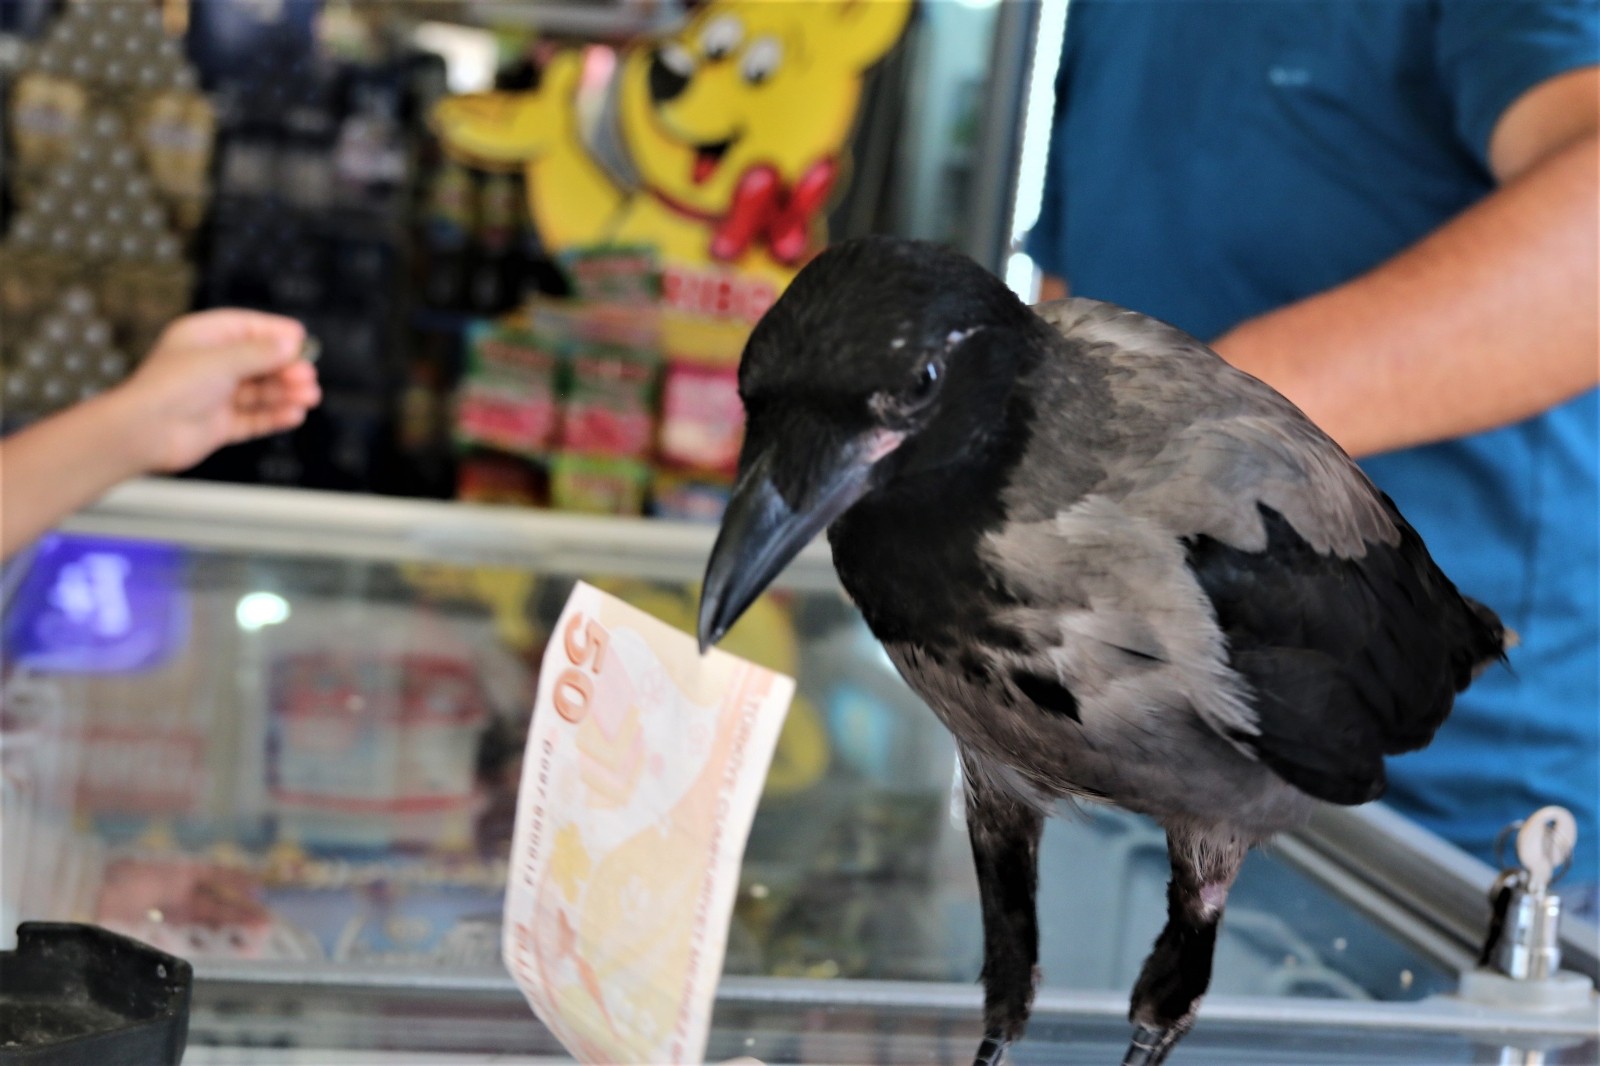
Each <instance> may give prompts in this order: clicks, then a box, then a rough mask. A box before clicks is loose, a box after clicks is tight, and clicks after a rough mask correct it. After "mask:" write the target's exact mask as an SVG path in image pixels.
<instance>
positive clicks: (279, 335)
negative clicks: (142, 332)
mask: <svg viewBox="0 0 1600 1066" xmlns="http://www.w3.org/2000/svg"><path fill="white" fill-rule="evenodd" d="M304 343H305V328H304V327H303V326H301V324H300V323H299V322H296V321H295V320H294V319H292V318H284V317H282V316H280V315H269V314H265V313H263V312H260V311H243V310H234V309H228V308H224V309H220V310H216V311H202V312H200V313H198V314H191V315H185V316H183V317H182V318H179V319H177V320H176V321H174V322H173V323H172V324H171V325H170V326H168V327H167V328H166V330H165V331H163V332H162V334H161V337H160V339H159V340H157V341H156V344H155V347H154V348H152V349H151V350H150V354H149V355H148V356H146V357H145V360H144V362H143V363H141V364H140V365H139V368H138V370H136V371H135V372H134V374H133V376H132V377H131V378H129V379H128V380H127V381H126V382H124V383H123V384H122V385H121V386H119V387H118V388H117V389H115V390H113V392H112V393H111V394H110V396H108V399H113V398H114V399H115V400H116V402H118V403H119V404H120V405H121V406H122V407H123V408H124V410H125V411H126V412H127V413H128V414H129V415H130V417H131V418H132V420H133V425H134V427H135V429H134V432H133V434H132V440H131V442H130V444H131V446H132V447H133V448H134V449H136V451H137V459H138V463H139V465H140V467H141V469H143V470H146V471H151V472H162V473H168V472H173V471H178V470H184V469H186V468H188V467H191V466H193V465H195V464H196V463H198V462H200V460H202V459H204V458H205V457H206V456H208V455H210V454H211V453H212V452H213V451H215V450H216V449H218V448H220V447H222V446H223V445H225V444H236V443H238V442H239V441H243V440H248V439H250V438H251V437H259V436H263V435H265V434H268V433H279V432H282V431H283V430H286V429H293V428H294V427H295V426H298V425H299V424H300V423H301V422H303V421H304V420H305V417H306V411H307V410H309V409H310V408H312V407H314V406H316V405H317V403H318V402H320V401H321V399H322V390H321V389H320V388H319V387H318V386H317V372H316V369H315V368H314V367H312V365H311V364H310V363H308V362H307V361H306V360H305V359H303V358H301V347H302V345H303V344H304Z"/></svg>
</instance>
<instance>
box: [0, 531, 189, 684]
mask: <svg viewBox="0 0 1600 1066" xmlns="http://www.w3.org/2000/svg"><path fill="white" fill-rule="evenodd" d="M181 565H182V553H181V552H180V551H179V549H177V548H175V547H172V546H170V545H166V544H155V543H151V542H148V541H135V540H120V539H115V538H111V537H92V536H82V535H78V534H69V533H60V534H52V535H50V536H48V537H45V538H44V539H43V540H41V541H40V542H39V545H38V547H37V548H36V550H35V551H34V554H33V558H32V560H31V565H30V566H29V567H28V572H27V574H26V575H25V576H24V577H23V578H22V581H21V583H20V585H19V587H18V588H17V591H16V594H15V596H13V597H12V598H11V600H10V603H9V604H8V605H7V610H6V615H5V620H4V649H5V656H6V660H7V662H8V663H10V664H12V665H15V666H22V667H28V668H30V669H35V670H45V671H56V672H62V673H82V674H108V673H130V672H135V671H143V670H152V669H155V668H157V667H159V666H161V665H162V664H164V663H165V662H167V661H168V660H169V659H170V658H171V657H172V656H173V655H174V654H175V653H176V652H177V651H178V650H179V649H181V648H182V647H183V646H184V644H185V643H186V641H187V639H188V633H189V609H188V599H187V596H186V595H185V593H184V590H183V586H182V583H181V570H180V567H181Z"/></svg>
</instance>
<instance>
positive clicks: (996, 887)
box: [962, 754, 1044, 1066]
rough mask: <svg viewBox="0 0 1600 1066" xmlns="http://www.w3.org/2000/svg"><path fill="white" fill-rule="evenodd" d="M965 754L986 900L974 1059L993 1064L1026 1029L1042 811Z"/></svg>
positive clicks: (970, 827) (1035, 972)
mask: <svg viewBox="0 0 1600 1066" xmlns="http://www.w3.org/2000/svg"><path fill="white" fill-rule="evenodd" d="M975 762H976V760H975V759H973V758H972V757H969V756H967V755H965V754H963V756H962V769H963V771H964V773H965V777H966V784H967V834H968V836H969V837H970V838H971V840H972V859H973V863H974V865H976V867H977V870H978V897H979V899H980V900H981V901H982V903H983V1043H981V1044H979V1045H978V1054H977V1057H976V1059H975V1060H974V1066H996V1064H997V1063H999V1062H1000V1060H1001V1058H1002V1056H1004V1054H1005V1050H1006V1047H1007V1046H1008V1045H1010V1043H1011V1042H1012V1041H1013V1040H1016V1039H1017V1038H1018V1037H1020V1036H1021V1035H1022V1030H1023V1028H1024V1027H1025V1026H1026V1025H1027V1024H1028V1011H1029V1010H1030V1009H1031V1008H1032V1006H1033V990H1034V986H1035V985H1037V984H1038V982H1039V966H1038V963H1039V925H1038V920H1037V916H1036V913H1035V909H1034V896H1035V893H1036V892H1037V890H1038V887H1039V833H1040V831H1041V830H1042V829H1043V827H1044V814H1043V812H1042V811H1040V809H1039V808H1038V807H1037V806H1035V805H1034V804H1033V803H1031V802H1029V801H1028V800H1027V799H1025V798H1023V797H1021V796H1018V795H1017V794H1016V793H1015V792H1014V791H1012V790H1011V789H1010V788H1007V787H1006V786H1005V785H1003V784H1001V783H1000V782H997V781H996V780H995V779H994V778H993V776H992V775H991V773H990V772H989V771H986V770H985V769H984V768H983V766H982V765H981V763H980V764H977V765H975Z"/></svg>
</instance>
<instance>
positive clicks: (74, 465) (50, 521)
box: [0, 390, 154, 559]
mask: <svg viewBox="0 0 1600 1066" xmlns="http://www.w3.org/2000/svg"><path fill="white" fill-rule="evenodd" d="M153 430H154V427H151V426H141V425H139V424H138V414H137V412H136V411H134V410H133V409H132V405H131V404H130V403H129V402H128V399H127V397H126V396H125V395H123V394H122V393H121V392H120V391H119V390H114V391H112V392H109V393H106V394H104V395H101V396H97V397H95V398H94V399H92V400H89V401H87V402H86V403H82V404H79V405H77V406H76V407H71V408H68V409H67V410H65V411H62V412H61V413H60V414H57V415H53V416H52V417H50V418H47V419H45V420H44V421H42V422H38V423H36V424H34V425H32V426H29V427H28V428H26V429H24V430H21V431H19V432H17V433H14V434H12V435H11V436H9V437H7V438H6V439H5V440H4V441H3V442H0V559H3V558H9V557H10V556H11V555H12V554H13V553H14V552H16V551H17V550H19V549H20V548H22V547H24V546H25V545H27V544H29V543H31V542H32V541H33V540H34V539H35V538H36V537H38V536H39V535H40V534H42V533H44V532H46V531H47V530H49V529H51V528H52V527H53V526H55V525H56V524H57V523H58V522H60V521H61V520H62V519H63V518H65V517H67V516H68V515H70V514H72V513H73V512H74V511H76V510H78V508H80V507H83V506H84V505H85V504H89V503H92V502H94V501H95V500H96V499H98V498H99V497H100V496H101V495H102V494H104V493H105V492H106V491H107V490H108V489H110V488H111V487H112V486H114V485H116V484H117V483H118V482H120V481H123V480H124V479H126V478H130V477H134V476H137V475H139V474H142V473H145V472H146V470H147V469H148V467H147V464H146V462H145V459H144V454H145V451H146V450H147V449H146V447H145V445H146V439H147V438H148V435H149V434H150V433H151V432H153Z"/></svg>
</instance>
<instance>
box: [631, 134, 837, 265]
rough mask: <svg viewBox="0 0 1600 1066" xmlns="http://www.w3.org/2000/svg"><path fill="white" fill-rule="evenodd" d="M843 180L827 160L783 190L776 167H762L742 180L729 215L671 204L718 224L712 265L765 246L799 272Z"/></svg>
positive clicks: (782, 182)
mask: <svg viewBox="0 0 1600 1066" xmlns="http://www.w3.org/2000/svg"><path fill="white" fill-rule="evenodd" d="M838 174H839V165H838V163H836V162H835V161H834V160H832V159H822V160H818V161H817V162H815V163H813V164H811V166H809V167H807V168H806V172H805V173H804V174H802V175H800V180H799V181H796V182H795V183H794V185H792V186H790V185H785V184H784V181H783V178H782V176H781V175H779V173H778V169H777V168H776V167H774V166H772V165H771V164H770V163H761V164H758V165H757V166H753V167H750V168H749V169H748V170H746V171H745V172H744V174H743V175H742V176H741V177H740V178H739V184H737V185H736V186H734V189H733V201H732V203H730V204H729V205H728V213H727V214H725V215H722V216H720V217H718V216H715V215H706V214H703V213H701V212H699V211H695V210H692V209H690V208H688V207H687V206H686V205H684V204H679V203H674V202H673V201H671V200H667V203H668V205H669V206H670V207H672V208H673V209H674V210H676V211H678V212H680V213H682V214H686V215H690V216H692V217H694V218H698V219H700V220H701V221H704V222H710V223H713V224H714V228H713V230H712V234H711V257H712V258H713V259H717V260H720V261H722V262H725V263H726V262H732V261H733V260H735V259H738V258H739V257H740V256H741V255H743V254H744V253H745V252H747V251H749V250H750V247H751V246H752V245H761V244H764V245H766V247H767V251H768V253H769V254H771V256H772V258H773V259H775V260H777V261H778V262H779V263H782V264H783V265H784V266H795V265H796V264H798V263H800V262H801V261H803V260H804V259H805V258H806V253H807V252H808V251H809V250H810V248H809V246H810V243H811V224H812V222H813V220H815V218H816V217H817V213H818V212H820V211H821V210H822V209H823V208H825V207H826V206H827V205H828V195H829V193H831V192H832V191H833V183H834V180H835V179H836V178H837V177H838ZM663 199H666V198H665V197H663Z"/></svg>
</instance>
